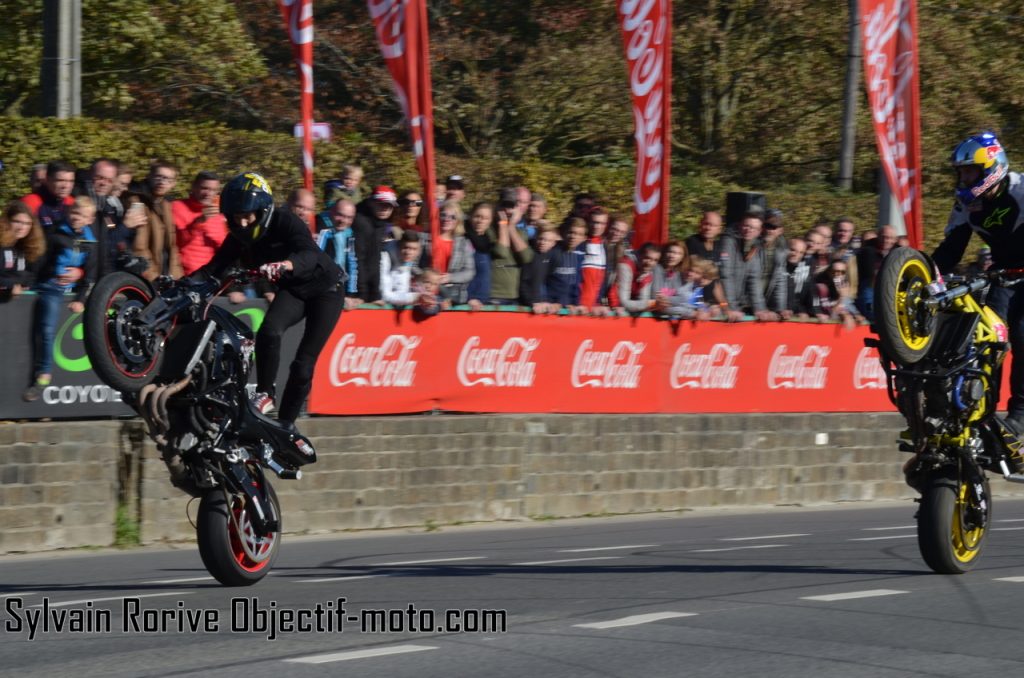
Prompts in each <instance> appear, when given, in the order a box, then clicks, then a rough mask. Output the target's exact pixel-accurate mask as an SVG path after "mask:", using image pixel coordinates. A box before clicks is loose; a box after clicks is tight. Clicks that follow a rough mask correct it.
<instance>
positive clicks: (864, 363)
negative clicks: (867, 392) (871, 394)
mask: <svg viewBox="0 0 1024 678" xmlns="http://www.w3.org/2000/svg"><path fill="white" fill-rule="evenodd" d="M886 383H887V380H886V376H885V370H883V369H882V363H880V362H879V361H878V354H877V353H875V350H874V349H871V348H868V347H866V346H865V347H864V348H862V349H861V350H860V353H858V354H857V362H856V363H854V365H853V387H854V388H855V389H857V390H858V391H859V390H861V389H865V388H874V389H883V390H884V389H885V387H886Z"/></svg>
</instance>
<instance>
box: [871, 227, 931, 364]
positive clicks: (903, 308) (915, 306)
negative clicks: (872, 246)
mask: <svg viewBox="0 0 1024 678" xmlns="http://www.w3.org/2000/svg"><path fill="white" fill-rule="evenodd" d="M933 279H934V276H933V274H932V268H931V264H930V263H929V262H928V260H927V259H926V258H925V257H924V255H923V254H921V253H920V252H918V251H917V250H915V249H911V248H909V247H897V248H896V249H894V250H893V251H892V252H890V253H889V256H887V257H886V258H885V259H884V260H883V261H882V267H881V268H880V269H879V271H878V277H877V278H876V279H875V301H874V306H875V329H876V330H877V331H878V339H879V342H881V344H882V349H883V350H884V352H885V353H886V354H888V355H889V357H890V358H892V359H893V361H895V362H896V363H897V364H899V365H913V364H915V363H917V362H919V361H920V360H921V359H922V358H924V357H925V356H926V355H927V354H928V348H929V347H930V346H931V343H932V331H933V329H934V326H935V314H934V312H933V311H932V310H930V309H928V308H927V307H926V306H925V305H924V299H925V292H926V290H927V287H928V283H930V282H932V280H933Z"/></svg>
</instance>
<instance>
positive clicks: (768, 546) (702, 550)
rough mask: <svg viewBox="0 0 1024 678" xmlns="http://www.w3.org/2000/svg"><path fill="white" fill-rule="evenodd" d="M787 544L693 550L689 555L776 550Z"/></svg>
mask: <svg viewBox="0 0 1024 678" xmlns="http://www.w3.org/2000/svg"><path fill="white" fill-rule="evenodd" d="M783 546H789V544H759V545H757V546H730V547H728V548H724V549H694V550H693V551H690V553H721V552H722V551H745V550H747V549H777V548H782V547H783Z"/></svg>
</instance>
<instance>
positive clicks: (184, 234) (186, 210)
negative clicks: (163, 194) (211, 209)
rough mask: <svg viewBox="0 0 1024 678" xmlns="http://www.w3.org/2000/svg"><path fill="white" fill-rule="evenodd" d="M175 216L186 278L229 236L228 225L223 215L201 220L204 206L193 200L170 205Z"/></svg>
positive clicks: (207, 260) (179, 249) (207, 259)
mask: <svg viewBox="0 0 1024 678" xmlns="http://www.w3.org/2000/svg"><path fill="white" fill-rule="evenodd" d="M171 214H173V215H174V229H175V241H176V243H177V245H178V252H180V253H181V268H182V270H183V271H184V273H185V275H192V273H193V272H195V271H196V269H198V268H200V267H202V266H205V265H206V264H207V263H208V262H209V261H210V259H212V258H213V253H214V252H216V251H217V248H218V247H220V244H221V243H222V242H224V238H226V237H227V236H228V225H227V222H226V221H225V220H224V215H223V214H218V215H216V216H213V217H209V218H204V217H203V205H202V203H199V202H197V201H195V200H193V199H192V198H185V199H184V200H175V201H174V202H173V203H171Z"/></svg>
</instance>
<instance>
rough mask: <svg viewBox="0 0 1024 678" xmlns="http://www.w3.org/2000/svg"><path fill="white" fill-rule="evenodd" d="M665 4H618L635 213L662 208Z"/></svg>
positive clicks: (651, 0)
mask: <svg viewBox="0 0 1024 678" xmlns="http://www.w3.org/2000/svg"><path fill="white" fill-rule="evenodd" d="M666 1H667V0H621V2H619V14H620V15H621V17H622V32H623V34H624V36H625V40H626V59H627V61H628V62H629V86H630V89H631V90H632V92H633V125H634V130H635V132H634V136H635V138H636V145H637V165H638V166H637V171H636V184H635V186H634V202H635V207H634V209H635V210H636V213H637V214H648V213H650V212H652V211H654V210H655V209H657V208H658V206H659V205H660V204H661V179H662V176H661V174H662V165H663V162H662V161H663V158H664V154H665V148H664V138H663V135H664V131H663V129H662V124H663V120H664V110H665V92H664V86H665V60H666V59H667V58H669V57H668V55H667V54H666V52H667V47H668V45H667V43H666V40H665V37H666V35H667V34H668V25H667V22H666V21H665V15H666V11H665V7H664V4H665V2H666Z"/></svg>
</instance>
